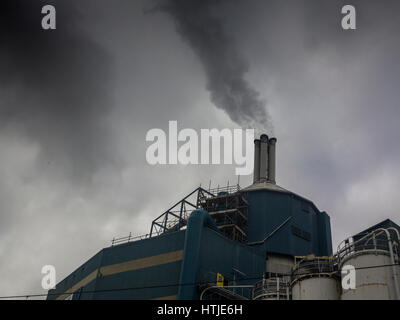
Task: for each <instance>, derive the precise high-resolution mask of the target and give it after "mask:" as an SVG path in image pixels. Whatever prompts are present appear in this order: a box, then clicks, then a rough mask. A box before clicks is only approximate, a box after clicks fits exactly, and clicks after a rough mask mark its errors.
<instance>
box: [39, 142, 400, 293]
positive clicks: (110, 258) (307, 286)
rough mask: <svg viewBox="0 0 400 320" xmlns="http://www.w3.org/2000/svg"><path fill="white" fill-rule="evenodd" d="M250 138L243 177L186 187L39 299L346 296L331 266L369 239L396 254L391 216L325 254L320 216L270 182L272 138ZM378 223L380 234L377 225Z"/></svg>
mask: <svg viewBox="0 0 400 320" xmlns="http://www.w3.org/2000/svg"><path fill="white" fill-rule="evenodd" d="M254 143H255V148H254V149H255V155H254V177H253V178H254V179H253V184H252V185H250V186H248V187H246V188H243V189H241V188H240V187H239V186H227V187H224V188H217V189H209V190H206V189H203V188H201V187H199V188H197V189H195V190H194V191H193V192H191V193H189V194H188V195H187V196H186V197H185V198H183V199H182V200H180V201H178V202H177V203H176V204H175V205H173V206H172V207H171V208H170V209H168V210H167V211H165V212H164V213H163V214H162V215H160V216H159V217H157V218H156V219H155V220H154V221H153V222H152V225H151V229H150V232H149V234H148V235H147V236H145V237H143V238H140V239H133V238H132V237H131V236H129V237H125V238H120V239H114V240H113V242H112V246H111V247H108V248H104V249H103V250H101V251H100V252H99V253H97V254H96V255H95V256H94V257H92V258H91V259H89V260H88V261H87V262H86V263H84V264H83V265H82V266H80V267H79V268H78V269H77V270H75V271H74V272H73V273H72V274H71V275H69V276H68V277H66V278H65V279H64V280H62V281H61V282H60V283H58V284H57V286H56V288H55V289H54V290H50V291H49V292H48V297H47V298H48V299H51V300H53V299H58V300H65V299H93V300H100V299H182V300H189V299H215V300H220V299H232V300H235V299H255V300H269V299H340V298H341V297H342V298H343V294H344V295H345V296H344V298H346V297H347V298H349V299H351V298H357V297H358V296H357V294H355V293H354V292H359V290H350V291H349V292H350V293H347V296H346V293H343V294H342V290H341V288H340V285H339V283H340V271H341V269H340V268H341V267H343V266H344V265H345V264H344V262H345V260H346V259H347V260H349V259H353V258H354V257H355V258H357V257H358V256H359V252H364V251H365V249H366V248H368V250H375V251H371V252H372V253H375V254H376V249H377V248H376V247H372V248H370V246H371V244H370V243H369V240H368V239H370V238H371V237H372V238H374V239H378V240H380V241H378V242H382V243H386V247H384V248H383V247H379V250H386V251H385V252H384V253H382V257H384V258H383V260H382V259H381V260H382V261H383V262H387V261H389V262H396V261H397V262H398V261H399V251H398V240H399V237H398V231H397V232H396V231H394V230H399V228H398V226H397V225H395V224H394V223H393V222H391V221H390V220H387V221H385V222H384V225H379V226H374V227H372V228H371V229H370V230H365V232H364V233H360V234H358V235H356V236H354V237H352V241H349V240H347V242H345V243H344V245H343V246H342V247H341V248H339V249H338V252H337V253H335V254H333V250H332V239H331V226H330V218H329V215H328V214H327V213H326V212H324V211H320V210H319V209H318V208H317V206H316V205H315V204H314V203H313V202H312V201H310V200H308V199H306V198H304V197H301V196H300V195H298V194H296V193H293V192H291V191H289V190H286V189H284V188H282V187H280V186H278V185H277V184H276V159H275V154H276V143H277V140H276V139H275V138H272V139H269V138H268V136H266V135H262V136H261V137H260V139H257V140H255V142H254ZM385 223H386V224H385ZM385 228H386V229H385ZM387 228H389V229H390V230H391V231H389V233H388V234H389V236H387V232H386V231H376V230H387ZM396 228H397V229H396ZM371 232H372V234H371ZM375 236H376V237H375ZM388 237H389V238H388ZM366 239H367V240H368V246H369V247H365V246H366V244H365V243H364V242H365V241H366ZM385 241H386V242H385ZM396 241H397V242H396ZM373 243H375V242H373ZM388 243H390V248H389V247H388ZM389 249H390V250H389ZM389 251H390V252H389ZM354 253H355V255H353V254H354ZM367 261H368V259H367ZM382 261H381V262H382ZM385 269H386V271H385V272H386V273H385V274H383V275H382V277H383V276H389V277H390V279H392V278H393V279H392V280H393V281H392V282H390V281H389V280H390V279H388V280H387V281H386V285H387V286H388V285H389V284H388V283H389V282H390V283H391V284H393V285H389V286H390V290H389V291H390V292H389V291H388V293H385V295H384V296H385V297H386V298H388V299H392V298H396V297H397V298H399V297H400V296H398V295H396V294H397V293H396V292H397V291H396V290H397V289H396V288H397V285H396V286H395V285H394V283H395V280H396V281H397V280H398V278H400V273H399V275H398V276H397V273H396V272H398V269H396V270H395V269H390V270H389V269H388V268H385ZM388 270H389V271H388ZM387 272H389V273H387ZM395 273H396V274H395ZM365 276H366V277H368V274H366V275H365ZM394 278H396V279H394ZM385 279H386V278H385ZM357 285H359V284H357ZM361 285H363V284H361ZM385 292H386V291H385ZM382 294H383V293H382ZM363 295H364V296H368V294H365V293H364V294H362V295H361V296H363ZM368 297H369V296H368Z"/></svg>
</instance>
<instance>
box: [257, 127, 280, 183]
mask: <svg viewBox="0 0 400 320" xmlns="http://www.w3.org/2000/svg"><path fill="white" fill-rule="evenodd" d="M276 142H277V139H276V138H271V139H269V138H268V136H267V135H266V134H263V135H261V137H260V139H256V140H254V172H253V183H258V182H270V183H273V184H275V183H276V173H275V170H276Z"/></svg>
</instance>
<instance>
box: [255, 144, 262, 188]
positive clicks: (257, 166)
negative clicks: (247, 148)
mask: <svg viewBox="0 0 400 320" xmlns="http://www.w3.org/2000/svg"><path fill="white" fill-rule="evenodd" d="M260 145H261V141H260V140H259V139H256V140H254V171H253V183H256V182H258V181H259V180H260Z"/></svg>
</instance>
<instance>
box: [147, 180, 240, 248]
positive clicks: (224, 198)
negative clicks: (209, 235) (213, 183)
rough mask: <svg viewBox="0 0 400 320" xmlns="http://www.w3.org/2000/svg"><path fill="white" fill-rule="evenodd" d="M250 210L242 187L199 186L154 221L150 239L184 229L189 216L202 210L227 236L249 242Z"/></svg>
mask: <svg viewBox="0 0 400 320" xmlns="http://www.w3.org/2000/svg"><path fill="white" fill-rule="evenodd" d="M247 208H248V203H247V201H246V199H245V198H244V195H243V193H242V192H240V186H239V185H235V186H229V185H228V186H226V187H218V188H215V189H209V190H205V189H203V188H202V187H199V188H197V189H195V190H194V191H193V192H191V193H189V194H188V195H187V196H186V197H184V198H183V199H182V200H180V201H179V202H177V203H176V204H175V205H173V206H172V207H171V208H169V209H168V210H167V211H165V212H164V213H163V214H161V215H160V216H159V217H157V218H156V219H155V220H153V222H152V224H151V229H150V235H149V236H150V237H153V236H158V235H161V234H164V233H168V232H174V231H178V230H181V229H184V228H185V227H186V225H187V220H188V218H189V216H190V213H191V212H193V211H194V210H196V209H203V210H206V211H207V212H208V213H209V214H210V215H211V217H212V218H213V219H214V220H215V222H216V224H217V226H218V229H219V230H220V231H221V232H222V233H223V234H224V235H225V236H226V237H228V238H230V239H232V240H235V241H239V242H246V241H247Z"/></svg>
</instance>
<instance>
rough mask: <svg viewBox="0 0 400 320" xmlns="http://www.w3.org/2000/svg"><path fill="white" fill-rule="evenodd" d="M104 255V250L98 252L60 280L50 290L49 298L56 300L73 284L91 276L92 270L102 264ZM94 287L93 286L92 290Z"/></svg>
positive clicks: (87, 295)
mask: <svg viewBox="0 0 400 320" xmlns="http://www.w3.org/2000/svg"><path fill="white" fill-rule="evenodd" d="M102 256H103V250H101V251H100V252H98V253H97V254H96V255H95V256H93V257H92V258H90V259H89V260H88V261H87V262H85V263H84V264H83V265H81V266H80V267H79V268H78V269H76V270H75V271H74V272H72V273H71V274H70V275H69V276H67V277H66V278H65V279H63V280H62V281H60V282H59V283H58V284H57V285H56V288H55V289H54V290H49V292H48V296H47V299H48V300H55V299H56V298H57V297H58V295H60V294H62V293H65V292H66V291H67V290H69V289H70V288H71V287H72V286H73V285H75V284H76V283H78V282H79V281H81V280H82V279H85V278H86V277H87V276H89V275H90V274H91V273H92V272H94V271H95V270H96V269H98V268H99V267H100V266H101V258H102ZM92 289H93V288H91V290H92ZM85 297H87V298H90V297H91V293H90V294H86V295H85Z"/></svg>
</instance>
